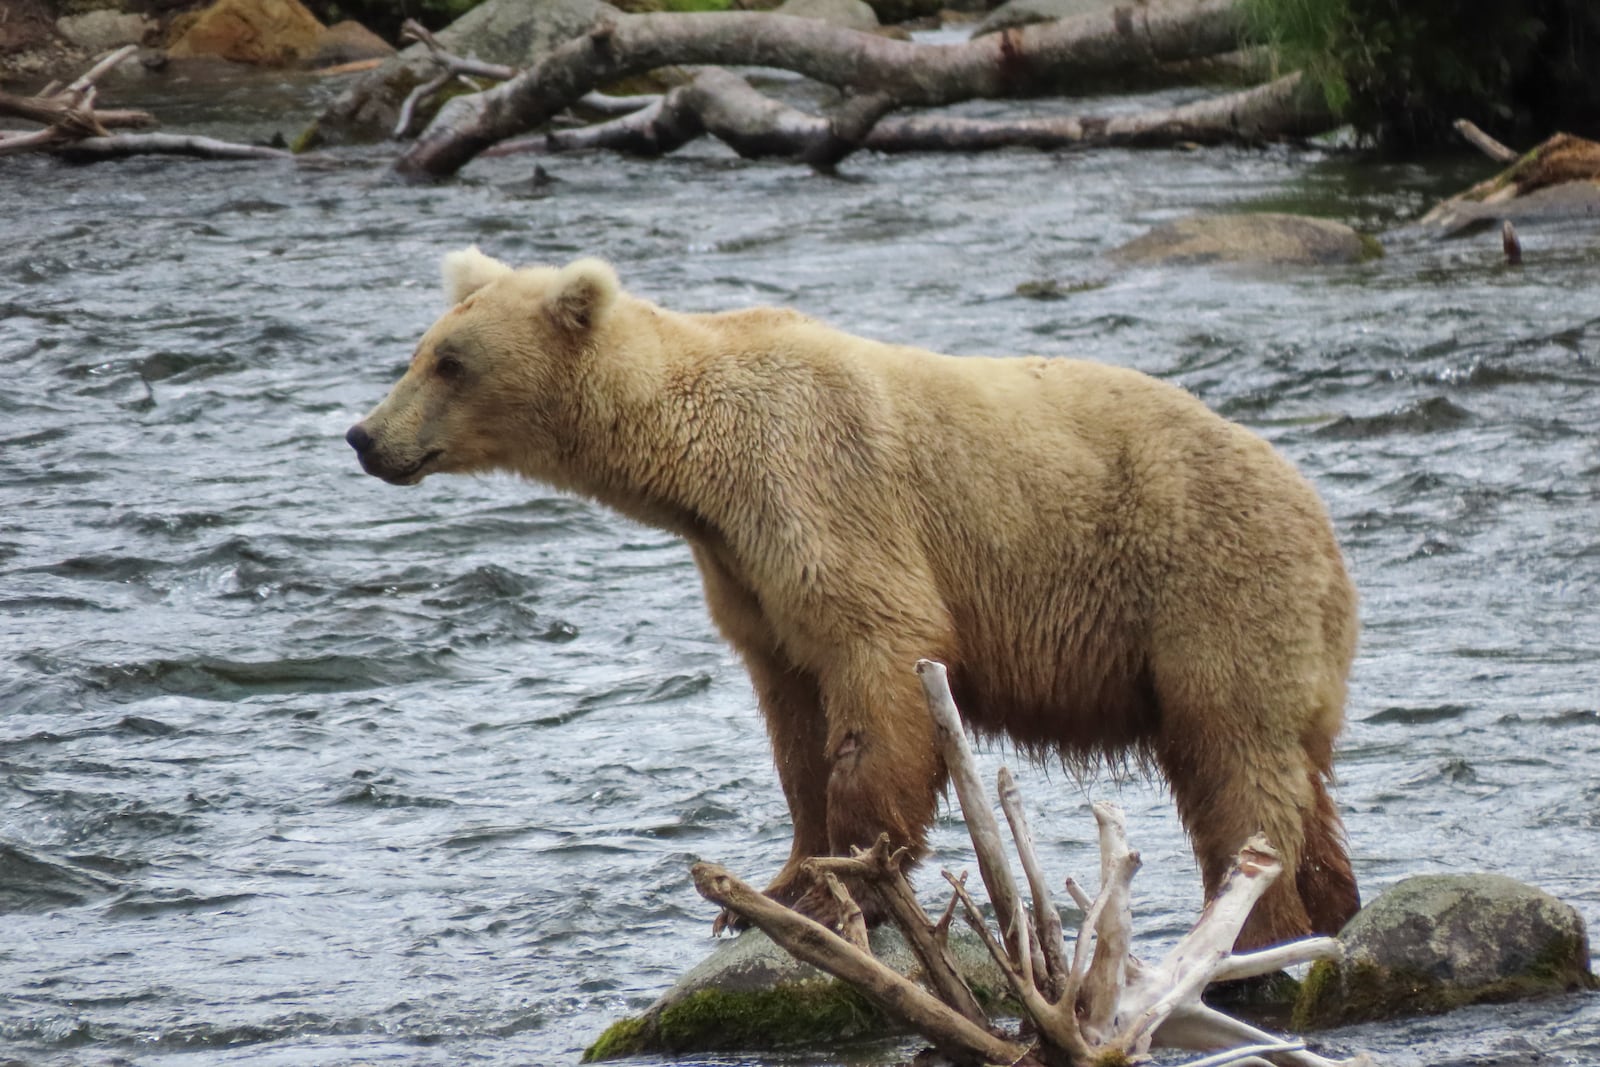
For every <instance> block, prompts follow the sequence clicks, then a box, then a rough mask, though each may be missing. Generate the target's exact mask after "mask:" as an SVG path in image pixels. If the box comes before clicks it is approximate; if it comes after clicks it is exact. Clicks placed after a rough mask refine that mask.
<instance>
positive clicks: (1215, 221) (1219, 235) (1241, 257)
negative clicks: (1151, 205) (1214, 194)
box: [1111, 213, 1383, 266]
mask: <svg viewBox="0 0 1600 1067" xmlns="http://www.w3.org/2000/svg"><path fill="white" fill-rule="evenodd" d="M1382 254H1383V249H1382V247H1381V246H1380V245H1379V244H1378V242H1377V241H1376V240H1374V239H1373V238H1370V237H1363V236H1362V235H1361V234H1359V233H1357V232H1356V231H1355V230H1352V229H1351V228H1350V227H1348V226H1346V225H1344V224H1343V223H1339V222H1332V221H1330V220H1328V219H1313V218H1307V217H1305V216H1302V215H1276V214H1268V213H1262V214H1241V215H1193V216H1190V217H1189V218H1186V219H1177V220H1176V221H1173V222H1168V223H1163V224H1162V225H1160V226H1157V227H1155V228H1154V229H1153V230H1151V231H1150V232H1149V233H1147V234H1145V235H1144V236H1143V237H1138V238H1135V239H1134V240H1132V241H1130V242H1128V243H1127V244H1125V245H1123V246H1122V247H1121V248H1118V249H1116V250H1115V251H1113V252H1112V253H1111V257H1112V259H1114V260H1116V261H1117V262H1119V263H1124V264H1128V265H1133V266H1194V265H1199V264H1207V263H1246V264H1259V265H1278V264H1302V265H1315V264H1330V263H1359V262H1361V261H1362V260H1364V259H1370V258H1372V257H1373V256H1377V255H1382Z"/></svg>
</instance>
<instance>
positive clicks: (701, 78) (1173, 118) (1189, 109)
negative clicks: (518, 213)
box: [485, 67, 1333, 161]
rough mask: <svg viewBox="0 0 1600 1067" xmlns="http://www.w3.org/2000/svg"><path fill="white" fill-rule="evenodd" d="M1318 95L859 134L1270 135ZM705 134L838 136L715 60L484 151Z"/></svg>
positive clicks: (1318, 114)
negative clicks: (577, 120) (601, 110)
mask: <svg viewBox="0 0 1600 1067" xmlns="http://www.w3.org/2000/svg"><path fill="white" fill-rule="evenodd" d="M1319 101H1320V96H1319V95H1318V94H1316V93H1308V92H1303V91H1302V90H1301V77H1300V75H1299V74H1298V73H1294V74H1290V75H1287V76H1285V77H1283V78H1279V79H1277V80H1276V81H1273V82H1269V83H1268V84H1266V85H1261V86H1256V87H1254V88H1251V89H1245V90H1242V91H1240V92H1237V93H1229V94H1227V95H1225V96H1219V97H1213V98H1210V99H1206V100H1200V101H1196V102H1194V103H1191V104H1184V105H1181V106H1179V107H1174V108H1166V109H1156V110H1150V111H1141V112H1135V113H1133V114H1128V115H1114V116H1109V117H1099V116H1092V115H1062V116H1052V117H1039V118H1018V119H971V118H956V117H949V116H928V115H917V116H898V115H896V116H889V117H887V118H883V119H881V120H879V121H878V122H877V123H876V124H875V125H874V126H873V127H872V129H871V130H870V131H868V132H867V133H866V134H865V135H864V136H863V137H862V138H861V141H860V147H861V148H865V149H869V150H871V151H876V152H890V153H896V152H984V151H992V150H995V149H999V148H1018V147H1023V148H1038V149H1060V148H1115V147H1158V146H1159V147H1167V146H1173V145H1213V144H1249V143H1264V142H1268V141H1274V140H1281V139H1283V138H1285V137H1308V136H1312V135H1314V134H1316V133H1319V132H1322V131H1323V130H1326V129H1327V128H1328V127H1329V125H1330V124H1331V123H1332V122H1333V118H1332V116H1331V115H1330V114H1329V113H1328V112H1327V111H1326V109H1325V108H1324V107H1322V106H1320V104H1319ZM706 135H709V136H712V137H716V138H717V139H718V140H720V141H722V142H724V143H725V144H727V145H728V146H729V147H731V148H732V149H733V150H734V151H735V152H738V153H739V154H740V155H741V156H745V157H746V158H751V159H760V158H771V157H777V158H784V159H794V160H805V161H811V160H814V159H820V158H821V157H822V156H823V155H824V154H825V153H826V151H827V149H828V148H829V147H830V146H831V145H832V143H833V140H832V138H833V129H832V127H831V126H830V123H829V120H828V119H826V118H823V117H821V116H817V115H811V114H808V113H807V112H805V111H802V110H800V109H799V108H795V107H791V106H789V105H787V104H784V103H781V102H779V101H777V100H774V99H772V98H771V97H769V96H767V95H765V94H764V93H761V92H760V91H759V90H757V89H756V88H755V87H754V86H752V85H751V84H750V83H749V82H748V81H746V80H745V79H744V78H742V77H740V76H739V75H737V74H735V73H733V72H732V71H728V70H724V69H722V68H720V67H712V68H709V69H707V70H703V71H701V72H700V73H699V74H697V75H696V76H695V77H694V78H693V79H692V80H691V81H690V82H689V83H687V84H685V85H680V86H678V87H676V88H674V89H672V90H670V91H669V92H667V93H666V94H665V95H664V96H662V97H659V98H655V99H653V100H652V101H650V102H648V103H647V104H646V105H645V106H644V107H642V108H641V109H640V110H637V111H634V112H632V113H631V114H626V115H623V116H622V117H620V118H616V119H612V120H611V121H609V122H602V123H596V124H595V125H592V126H581V127H577V128H574V129H556V130H551V131H548V132H546V133H542V134H537V135H534V136H532V137H527V138H519V139H515V140H511V141H506V142H503V143H502V144H499V145H496V146H495V147H493V148H491V149H489V150H487V152H486V153H485V154H486V155H494V156H499V155H511V154H515V153H522V152H536V153H552V154H553V153H560V152H575V151H584V150H594V149H606V150H611V151H616V152H623V153H626V154H629V155H637V156H647V157H649V156H659V155H664V154H666V153H669V152H672V151H674V150H676V149H678V148H680V147H682V146H683V145H685V144H687V143H689V142H690V141H693V140H695V139H696V138H699V137H701V136H706Z"/></svg>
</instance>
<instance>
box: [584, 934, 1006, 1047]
mask: <svg viewBox="0 0 1600 1067" xmlns="http://www.w3.org/2000/svg"><path fill="white" fill-rule="evenodd" d="M951 946H952V947H951V954H952V956H953V957H954V960H955V963H956V968H957V970H959V971H960V972H961V974H962V975H963V977H965V978H966V980H967V984H968V985H969V986H970V987H971V989H972V992H973V995H974V996H976V997H977V998H978V1001H979V1003H980V1004H983V1005H984V1006H985V1008H987V1009H992V1010H993V1011H994V1012H995V1013H996V1014H1005V1013H1007V1012H1008V1011H1010V1010H1013V1006H1011V1005H1008V1004H1007V1003H1006V1002H1005V1000H1004V999H1003V993H1004V990H1005V985H1004V983H1005V979H1004V977H1003V976H1002V975H1001V974H1000V972H999V971H998V970H997V969H996V968H995V966H994V964H993V962H992V961H991V960H990V959H989V956H988V953H987V952H986V951H985V950H984V948H983V946H982V944H981V943H980V942H979V941H978V939H977V937H976V935H967V934H965V933H963V932H959V931H958V932H955V933H952V935H951ZM872 950H873V954H874V955H876V956H877V957H878V958H879V959H880V960H882V961H884V962H885V963H886V964H888V965H889V966H891V967H894V968H895V969H896V970H899V971H900V972H901V973H903V974H910V975H912V976H913V977H915V975H916V964H915V959H914V957H913V955H912V953H911V950H910V949H909V948H908V947H907V945H906V943H905V940H904V939H903V938H902V937H901V935H900V934H899V932H898V931H896V930H893V929H891V928H889V927H880V928H879V929H877V930H875V931H873V933H872ZM901 1033H902V1031H901V1030H900V1029H899V1028H898V1027H897V1026H896V1025H895V1023H894V1022H893V1021H892V1020H890V1019H889V1018H888V1017H886V1016H885V1015H884V1014H883V1013H882V1012H880V1011H879V1010H878V1009H877V1008H876V1007H875V1006H873V1005H872V1004H871V1003H870V1002H869V1001H868V1000H866V998H865V997H863V996H862V995H861V994H860V993H858V992H857V991H856V990H855V989H853V988H852V987H850V986H848V985H846V984H844V983H843V982H840V981H838V980H837V979H834V978H831V977H829V976H828V975H826V974H824V973H822V972H821V971H819V970H817V969H816V968H815V967H812V966H810V965H808V964H804V963H801V962H799V961H798V960H795V959H794V958H793V957H791V956H790V955H789V954H788V953H786V952H784V951H783V950H782V949H780V948H778V946H777V945H775V944H773V942H772V940H771V938H769V937H767V935H765V934H763V933H761V932H760V931H759V930H751V931H747V932H745V933H743V934H741V935H739V936H738V937H737V938H734V939H732V940H730V941H724V942H721V943H719V944H718V945H717V947H716V948H715V949H714V950H713V951H712V953H711V955H710V956H709V957H707V958H706V959H705V960H704V961H702V962H701V963H700V964H699V965H697V966H695V967H694V968H692V969H691V970H690V971H689V972H688V973H687V974H685V975H684V976H683V977H682V978H680V979H678V981H677V982H676V983H675V984H674V985H673V987H672V988H671V989H669V990H668V991H667V992H666V993H665V994H663V995H662V996H661V998H660V999H659V1000H657V1001H656V1002H655V1003H654V1004H652V1005H651V1006H650V1007H649V1008H647V1009H645V1011H644V1013H643V1014H641V1015H637V1016H633V1017H631V1018H627V1019H622V1020H620V1021H618V1022H616V1023H614V1024H613V1025H612V1026H611V1027H610V1028H609V1029H607V1030H606V1032H605V1033H603V1034H601V1035H600V1037H599V1038H598V1039H596V1041H595V1042H594V1044H592V1045H590V1046H589V1048H588V1050H587V1051H585V1052H584V1055H583V1058H584V1060H585V1062H593V1061H598V1060H609V1059H617V1058H620V1057H623V1056H638V1055H647V1054H656V1055H663V1054H665V1055H683V1054H686V1053H696V1052H729V1051H737V1050H746V1051H748V1050H760V1049H772V1048H781V1047H784V1046H797V1045H799V1046H806V1047H826V1046H830V1045H837V1044H839V1043H841V1042H853V1041H862V1040H870V1039H883V1038H892V1037H897V1036H900V1035H901Z"/></svg>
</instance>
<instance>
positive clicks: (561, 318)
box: [548, 259, 622, 333]
mask: <svg viewBox="0 0 1600 1067" xmlns="http://www.w3.org/2000/svg"><path fill="white" fill-rule="evenodd" d="M621 288H622V283H620V282H619V281H617V272H616V271H615V270H613V269H612V268H611V264H609V263H607V262H605V261H604V260H601V259H578V260H574V261H573V262H571V263H568V264H567V265H566V266H565V267H562V268H561V270H560V271H559V272H558V273H557V274H556V277H555V281H554V283H552V284H551V286H550V291H549V297H548V301H549V309H550V317H551V318H552V319H554V320H555V323H556V325H557V326H560V327H561V328H562V329H564V330H568V331H571V332H573V333H588V332H589V331H590V330H591V329H593V328H594V325H595V323H597V322H599V321H600V319H601V317H602V316H604V315H605V313H606V311H607V310H608V309H609V308H610V307H611V302H612V301H613V300H615V299H616V298H617V293H618V291H620V290H621Z"/></svg>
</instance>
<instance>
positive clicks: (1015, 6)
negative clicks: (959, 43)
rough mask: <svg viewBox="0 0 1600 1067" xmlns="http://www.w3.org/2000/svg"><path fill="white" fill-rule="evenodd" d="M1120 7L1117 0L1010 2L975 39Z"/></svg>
mask: <svg viewBox="0 0 1600 1067" xmlns="http://www.w3.org/2000/svg"><path fill="white" fill-rule="evenodd" d="M1116 6H1117V0H1007V2H1006V3H1004V4H1001V5H1000V6H999V7H997V8H995V9H994V10H993V11H991V12H989V14H988V16H987V17H985V18H984V20H983V21H982V22H980V23H978V28H977V29H975V30H973V31H972V36H974V37H982V36H983V35H984V34H986V33H999V32H1000V31H1001V30H1009V29H1011V28H1012V27H1014V26H1030V25H1032V24H1033V23H1035V22H1054V21H1055V20H1056V19H1065V18H1071V17H1073V16H1074V15H1088V14H1092V13H1093V12H1096V11H1107V10H1110V9H1111V8H1113V7H1116Z"/></svg>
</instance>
